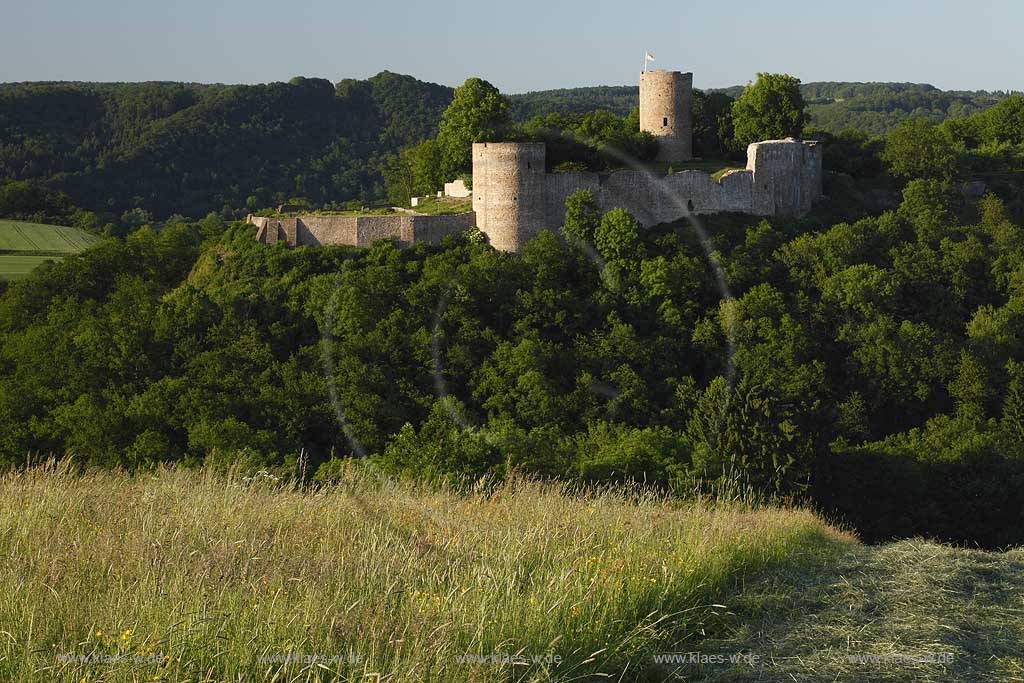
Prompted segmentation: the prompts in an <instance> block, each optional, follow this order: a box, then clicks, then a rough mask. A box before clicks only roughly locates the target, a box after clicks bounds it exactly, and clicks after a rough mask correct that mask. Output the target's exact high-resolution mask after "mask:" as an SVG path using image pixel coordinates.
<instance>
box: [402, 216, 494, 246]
mask: <svg viewBox="0 0 1024 683" xmlns="http://www.w3.org/2000/svg"><path fill="white" fill-rule="evenodd" d="M406 218H407V223H406V224H405V225H404V226H403V232H402V237H401V242H402V243H403V244H415V243H417V242H427V243H429V244H440V243H441V240H443V239H444V238H445V237H447V236H449V235H458V234H461V233H463V232H465V231H467V230H469V229H471V228H473V227H475V226H476V213H474V212H472V211H469V212H467V213H455V214H448V215H441V216H407V217H406Z"/></svg>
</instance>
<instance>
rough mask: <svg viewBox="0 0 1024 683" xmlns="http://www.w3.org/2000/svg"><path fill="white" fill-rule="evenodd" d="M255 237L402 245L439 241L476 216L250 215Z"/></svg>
mask: <svg viewBox="0 0 1024 683" xmlns="http://www.w3.org/2000/svg"><path fill="white" fill-rule="evenodd" d="M247 221H248V222H249V223H250V224H252V225H255V226H256V240H257V241H259V242H262V243H264V244H276V243H277V242H284V243H285V245H286V246H289V247H301V246H315V245H321V244H347V245H350V246H353V247H368V246H370V245H372V244H373V243H374V242H375V241H377V240H387V239H390V240H396V241H397V242H398V243H399V245H401V246H409V245H411V244H414V243H416V242H429V243H430V244H438V243H439V242H440V241H441V240H442V239H444V237H445V236H446V235H456V234H458V233H461V232H463V231H465V230H468V229H470V228H472V227H473V226H474V225H475V224H476V216H475V215H474V214H473V212H472V211H470V212H467V213H459V214H450V215H440V216H426V215H408V214H389V215H382V216H319V215H312V214H311V215H305V216H291V217H280V218H278V217H266V216H252V215H250V216H249V217H248V218H247Z"/></svg>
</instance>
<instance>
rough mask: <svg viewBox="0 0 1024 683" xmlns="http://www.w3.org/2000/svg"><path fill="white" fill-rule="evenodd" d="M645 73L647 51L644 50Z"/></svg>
mask: <svg viewBox="0 0 1024 683" xmlns="http://www.w3.org/2000/svg"><path fill="white" fill-rule="evenodd" d="M646 71H647V51H646V50H644V72H646Z"/></svg>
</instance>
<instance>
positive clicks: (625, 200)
mask: <svg viewBox="0 0 1024 683" xmlns="http://www.w3.org/2000/svg"><path fill="white" fill-rule="evenodd" d="M543 168H544V145H543V144H541V143H515V142H504V143H494V142H489V143H476V144H474V145H473V210H474V211H475V212H476V219H477V227H478V228H479V229H480V230H481V231H482V232H483V233H484V234H486V235H487V237H488V239H489V241H490V243H491V244H492V245H493V246H494V247H495V248H496V249H501V250H503V251H512V252H517V251H519V250H520V248H521V247H522V245H523V244H524V243H525V242H526V241H527V240H529V239H530V237H532V236H533V235H535V234H537V232H539V231H540V230H543V229H550V230H553V231H556V232H557V230H558V229H559V227H560V226H561V225H562V222H563V219H564V217H565V200H566V198H567V197H568V196H569V195H570V194H572V193H573V192H576V191H577V190H583V189H589V190H590V191H592V192H593V193H594V197H595V199H596V200H597V203H598V206H599V207H600V208H601V209H602V210H603V211H607V210H609V209H612V208H616V207H618V208H623V209H626V210H627V211H629V212H630V213H632V214H633V216H635V217H636V219H637V221H638V222H639V223H640V224H641V225H644V226H651V225H657V224H659V223H669V222H671V221H675V220H679V219H680V218H683V217H685V216H687V215H689V214H707V213H720V212H725V211H732V212H737V213H748V214H753V215H755V216H775V215H779V216H783V215H795V216H802V215H804V214H806V213H807V212H808V211H810V209H811V203H812V202H813V201H814V200H815V199H817V198H818V197H819V196H820V195H821V182H822V171H821V146H820V145H819V144H818V143H817V142H814V141H801V140H795V139H792V138H787V139H785V140H766V141H765V142H755V143H754V144H752V145H750V146H748V147H747V167H746V168H745V169H742V170H740V169H737V170H732V171H727V172H726V173H725V174H724V175H723V176H722V177H721V178H720V179H719V180H718V181H715V180H713V179H712V178H711V176H710V175H708V174H707V173H704V172H702V171H681V172H678V173H672V174H670V175H667V176H666V175H660V174H654V173H649V172H646V171H638V170H622V171H615V172H613V173H611V174H608V175H599V174H597V173H544V171H543Z"/></svg>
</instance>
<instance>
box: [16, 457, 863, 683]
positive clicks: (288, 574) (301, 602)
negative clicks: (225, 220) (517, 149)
mask: <svg viewBox="0 0 1024 683" xmlns="http://www.w3.org/2000/svg"><path fill="white" fill-rule="evenodd" d="M858 547H859V545H858V544H857V543H856V541H855V540H854V539H853V538H852V537H850V536H849V535H847V534H845V533H843V532H840V531H837V530H836V529H834V528H832V527H830V526H828V525H826V524H825V523H823V522H822V521H821V520H820V519H819V518H817V517H815V516H814V515H813V514H812V513H810V512H806V511H801V510H766V509H760V510H759V509H754V508H750V507H747V506H744V505H741V504H739V503H727V502H719V503H699V502H698V503H687V504H681V503H678V502H671V501H669V500H666V499H664V498H661V497H659V496H657V495H655V494H652V493H645V492H641V491H637V490H606V491H600V492H589V493H583V492H573V491H570V490H569V489H567V488H565V487H562V486H559V485H554V484H541V483H536V482H530V481H513V482H510V483H507V484H504V485H502V486H500V487H498V488H487V487H482V486H481V487H480V488H479V490H475V491H469V492H462V493H457V492H455V491H452V490H446V489H443V488H440V489H439V488H436V487H429V488H428V487H423V486H416V485H412V484H405V483H396V482H394V481H390V480H387V479H383V478H380V477H378V476H376V475H374V474H372V473H369V472H368V471H366V470H364V469H350V470H347V471H345V472H344V473H343V474H342V476H340V478H339V479H338V481H336V482H335V483H333V484H331V485H328V486H324V487H319V488H315V489H309V490H302V489H300V488H298V487H295V486H292V485H289V484H286V483H283V482H277V481H275V480H273V479H272V478H270V477H268V476H256V477H254V478H245V477H242V476H239V475H233V474H220V473H217V472H214V471H212V470H205V471H197V470H184V469H164V470H159V471H156V472H153V473H148V474H137V475H134V476H128V475H125V474H122V473H116V472H109V471H94V472H87V473H75V472H73V471H72V470H71V469H70V468H69V467H67V466H65V465H61V464H53V463H51V464H48V465H44V466H39V467H35V468H31V469H28V470H24V471H12V472H8V473H6V474H4V475H2V477H0V555H2V557H3V562H2V564H0V595H3V596H4V598H5V599H4V600H2V601H0V680H11V681H75V682H80V681H83V680H84V681H241V680H245V681H377V680H380V681H453V682H454V681H460V682H462V681H513V680H514V681H577V680H605V679H609V678H608V677H610V680H668V679H669V677H671V676H672V675H673V671H674V670H676V669H678V667H676V666H665V665H660V664H655V663H654V659H653V656H654V655H655V654H658V653H664V652H674V651H677V650H679V649H680V648H682V649H693V643H694V642H696V640H698V639H700V638H702V637H705V636H707V635H709V634H712V633H717V632H719V631H722V629H723V628H724V627H725V625H726V624H727V622H728V619H729V618H730V617H729V609H728V606H727V605H725V604H723V603H722V602H720V601H721V600H723V599H725V597H726V596H727V595H729V593H730V592H731V591H735V590H737V589H738V588H739V587H740V586H741V584H742V582H744V581H746V580H748V579H751V580H752V579H753V577H756V576H762V575H764V574H765V573H771V574H776V575H777V574H779V573H782V574H786V573H788V572H795V573H797V574H799V573H800V572H811V573H814V572H815V571H816V570H815V568H816V567H821V566H824V565H825V564H826V563H830V562H833V561H835V560H836V558H839V557H843V556H846V555H849V554H850V553H851V552H854V551H855V550H856V549H857V548H858ZM722 633H724V631H722Z"/></svg>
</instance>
